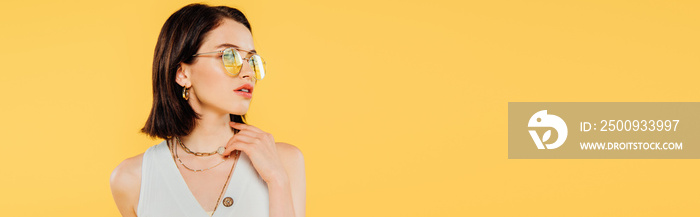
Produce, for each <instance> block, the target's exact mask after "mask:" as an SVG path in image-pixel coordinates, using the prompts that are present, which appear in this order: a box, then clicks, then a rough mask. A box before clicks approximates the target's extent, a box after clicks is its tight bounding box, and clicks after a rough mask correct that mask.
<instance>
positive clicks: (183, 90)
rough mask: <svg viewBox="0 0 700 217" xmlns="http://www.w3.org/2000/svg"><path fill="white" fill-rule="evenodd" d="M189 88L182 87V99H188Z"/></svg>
mask: <svg viewBox="0 0 700 217" xmlns="http://www.w3.org/2000/svg"><path fill="white" fill-rule="evenodd" d="M189 90H190V88H188V87H185V88H182V98H183V99H185V100H189V99H190V91H189Z"/></svg>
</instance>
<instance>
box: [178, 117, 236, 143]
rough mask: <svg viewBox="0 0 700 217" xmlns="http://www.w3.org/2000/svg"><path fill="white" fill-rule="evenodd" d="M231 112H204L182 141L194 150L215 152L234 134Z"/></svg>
mask: <svg viewBox="0 0 700 217" xmlns="http://www.w3.org/2000/svg"><path fill="white" fill-rule="evenodd" d="M230 121H231V119H230V116H229V114H216V115H213V114H211V113H208V114H207V113H203V114H202V115H201V118H200V119H197V120H196V121H195V122H196V123H195V127H194V129H193V130H192V132H190V134H189V135H187V136H183V137H182V138H180V139H181V140H182V143H183V144H185V146H187V148H189V149H190V150H192V151H194V152H213V151H216V149H217V148H219V146H226V143H228V141H229V140H230V139H231V137H232V136H233V129H232V128H231V126H230V125H229V122H230Z"/></svg>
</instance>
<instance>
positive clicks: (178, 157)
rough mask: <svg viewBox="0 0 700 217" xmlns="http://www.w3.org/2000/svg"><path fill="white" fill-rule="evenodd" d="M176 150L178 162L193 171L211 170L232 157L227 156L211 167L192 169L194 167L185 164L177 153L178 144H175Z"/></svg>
mask: <svg viewBox="0 0 700 217" xmlns="http://www.w3.org/2000/svg"><path fill="white" fill-rule="evenodd" d="M180 144H182V143H180ZM174 152H175V158H176V159H177V161H178V162H180V165H182V166H183V167H185V169H188V170H190V171H192V172H203V171H207V170H210V169H212V168H214V167H217V166H219V165H221V164H222V163H224V162H225V161H226V160H227V159H229V158H230V157H231V155H229V156H226V158H224V159H222V160H221V162H219V163H217V164H216V165H214V166H211V167H209V168H206V169H192V168H190V167H188V166H187V165H185V164H184V163H182V160H180V156H178V155H177V146H175V151H174Z"/></svg>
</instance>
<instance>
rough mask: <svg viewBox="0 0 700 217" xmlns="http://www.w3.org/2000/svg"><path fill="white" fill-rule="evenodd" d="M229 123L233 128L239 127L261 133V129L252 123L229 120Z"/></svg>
mask: <svg viewBox="0 0 700 217" xmlns="http://www.w3.org/2000/svg"><path fill="white" fill-rule="evenodd" d="M229 125H230V126H231V127H233V128H236V129H239V130H250V131H253V132H256V133H263V131H262V130H260V129H258V128H257V127H254V126H253V125H248V124H242V123H236V122H229Z"/></svg>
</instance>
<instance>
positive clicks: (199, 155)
mask: <svg viewBox="0 0 700 217" xmlns="http://www.w3.org/2000/svg"><path fill="white" fill-rule="evenodd" d="M175 139H176V140H177V142H178V143H179V144H180V146H182V150H185V152H187V153H188V154H193V155H194V156H197V157H203V156H210V155H213V154H219V155H224V151H226V148H224V146H219V148H218V149H216V151H213V152H208V153H207V152H193V151H192V150H190V149H189V148H187V146H185V144H184V143H182V140H180V137H178V136H176V137H175Z"/></svg>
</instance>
